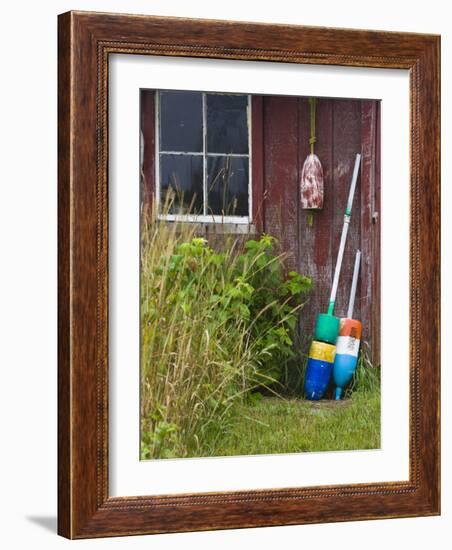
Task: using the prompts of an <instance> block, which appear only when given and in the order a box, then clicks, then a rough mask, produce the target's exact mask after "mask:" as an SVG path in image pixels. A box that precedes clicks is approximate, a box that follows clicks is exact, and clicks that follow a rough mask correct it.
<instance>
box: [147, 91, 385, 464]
mask: <svg viewBox="0 0 452 550" xmlns="http://www.w3.org/2000/svg"><path fill="white" fill-rule="evenodd" d="M140 117H141V120H140V125H141V136H140V220H141V222H140V232H141V234H140V247H141V248H140V327H141V328H140V331H141V333H140V345H141V347H140V440H141V441H140V458H141V459H142V460H154V459H182V458H196V457H222V456H239V455H261V454H276V453H302V452H323V451H342V450H348V451H352V450H362V449H378V448H380V400H381V395H380V368H381V366H380V222H381V212H380V102H379V101H378V100H370V99H357V98H350V99H343V98H341V99H334V98H323V97H303V96H299V97H295V96H283V95H278V96H276V95H250V94H247V93H223V92H221V91H182V90H163V89H161V90H155V89H142V90H140Z"/></svg>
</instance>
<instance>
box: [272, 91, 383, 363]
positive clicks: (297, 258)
mask: <svg viewBox="0 0 452 550" xmlns="http://www.w3.org/2000/svg"><path fill="white" fill-rule="evenodd" d="M262 109H263V113H262V114H263V187H264V207H263V227H264V230H265V231H266V232H267V233H269V234H271V235H273V236H275V237H277V238H278V239H279V241H280V243H281V248H282V249H283V250H284V251H287V252H288V253H290V257H289V258H288V267H289V268H290V269H296V270H298V271H300V272H301V273H303V274H306V275H309V276H311V277H312V278H313V280H314V284H315V288H314V291H313V293H312V295H311V297H310V298H309V301H308V303H307V304H306V306H305V308H304V309H303V312H302V315H301V319H302V332H303V333H304V334H306V336H307V337H308V336H310V335H311V334H312V330H313V326H314V322H315V317H316V315H317V313H318V312H326V310H327V305H328V299H329V294H330V291H331V284H332V280H333V274H334V268H335V263H336V256H337V251H338V247H339V240H340V235H341V230H342V225H343V219H344V211H345V205H346V201H347V196H348V191H349V186H350V180H351V175H352V171H353V166H354V162H355V155H356V153H359V152H361V153H362V160H361V174H360V179H359V180H358V186H357V189H356V194H355V199H354V203H353V210H352V217H351V223H350V227H349V233H348V239H347V244H346V248H345V254H344V261H343V264H342V272H341V278H340V281H339V289H338V295H337V301H336V309H335V313H336V315H339V316H342V315H345V314H346V311H347V305H348V298H349V292H350V285H351V279H352V274H353V266H354V260H355V252H356V250H357V249H358V248H359V249H360V250H361V251H362V260H361V272H360V278H359V284H358V290H357V297H356V301H355V310H354V318H356V319H360V320H361V321H362V323H363V340H365V341H367V342H368V343H369V344H370V351H371V355H372V359H373V361H374V362H375V363H379V361H380V358H379V352H380V345H379V340H380V335H379V330H380V255H379V248H380V226H379V219H380V218H379V210H380V199H379V197H380V192H379V191H380V173H379V103H378V102H376V101H370V100H365V101H363V100H338V99H335V100H329V99H325V100H319V102H318V104H317V124H316V126H317V128H316V136H317V143H316V145H315V152H316V154H317V155H318V156H319V158H320V160H321V162H322V166H323V170H324V178H325V199H324V207H323V210H321V211H317V212H315V213H314V214H313V223H312V226H311V225H309V223H308V219H307V217H308V212H307V211H306V210H302V209H301V208H300V199H299V183H300V176H301V170H302V166H303V162H304V160H305V158H306V156H307V155H308V154H309V133H310V123H309V103H308V100H307V99H305V98H296V97H274V96H268V97H264V98H263V106H262Z"/></svg>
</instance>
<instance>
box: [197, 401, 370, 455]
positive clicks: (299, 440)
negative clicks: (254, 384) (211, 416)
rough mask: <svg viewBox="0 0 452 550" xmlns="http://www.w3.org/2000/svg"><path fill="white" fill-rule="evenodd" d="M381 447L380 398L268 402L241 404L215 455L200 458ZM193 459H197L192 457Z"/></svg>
mask: <svg viewBox="0 0 452 550" xmlns="http://www.w3.org/2000/svg"><path fill="white" fill-rule="evenodd" d="M379 447H380V392H379V391H373V392H355V393H354V394H353V395H352V397H351V398H350V399H346V400H343V401H339V402H335V401H327V400H322V401H318V402H310V401H305V400H302V399H295V398H294V399H284V400H282V399H280V398H276V397H263V398H262V399H261V400H259V401H257V402H256V403H253V404H242V405H240V406H239V409H238V411H237V414H234V417H233V419H232V420H231V422H230V423H229V424H228V426H227V428H226V430H225V431H223V433H222V434H221V436H220V437H218V438H216V441H215V442H212V446H211V447H210V449H205V448H204V449H200V450H199V451H200V453H199V455H196V456H230V455H253V454H263V453H265V454H272V453H298V452H303V451H305V452H306V451H342V450H358V449H378V448H379ZM192 456H193V455H192Z"/></svg>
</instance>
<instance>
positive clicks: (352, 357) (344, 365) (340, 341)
mask: <svg viewBox="0 0 452 550" xmlns="http://www.w3.org/2000/svg"><path fill="white" fill-rule="evenodd" d="M360 261H361V252H360V251H359V250H358V251H357V252H356V257H355V267H354V269H353V279H352V288H351V290H350V300H349V303H348V311H347V317H345V318H344V319H341V321H340V325H339V335H338V337H337V341H336V357H335V358H334V366H333V379H334V383H335V385H336V392H335V398H336V400H339V399H340V398H341V397H342V392H343V390H344V388H345V386H346V385H347V384H348V383H349V382H350V380H351V379H352V377H353V374H354V373H355V370H356V365H357V364H358V353H359V344H360V342H361V332H362V328H363V327H362V324H361V322H360V321H357V320H356V319H352V315H353V307H354V305H355V296H356V286H357V283H358V274H359V265H360Z"/></svg>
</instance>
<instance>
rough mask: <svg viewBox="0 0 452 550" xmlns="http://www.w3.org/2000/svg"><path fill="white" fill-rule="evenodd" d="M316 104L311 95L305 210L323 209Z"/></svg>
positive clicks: (303, 180)
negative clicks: (309, 151) (316, 143)
mask: <svg viewBox="0 0 452 550" xmlns="http://www.w3.org/2000/svg"><path fill="white" fill-rule="evenodd" d="M316 104H317V100H316V98H314V97H310V98H309V105H310V110H311V137H310V138H309V145H310V148H311V153H310V154H309V155H308V156H307V157H306V160H305V161H304V164H303V169H302V171H301V181H300V201H301V208H303V209H304V210H321V209H322V208H323V187H324V184H323V168H322V163H321V162H320V159H319V157H318V156H317V155H316V154H315V153H314V144H315V142H316V141H317V138H316V137H315V108H316ZM311 216H312V214H311Z"/></svg>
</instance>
